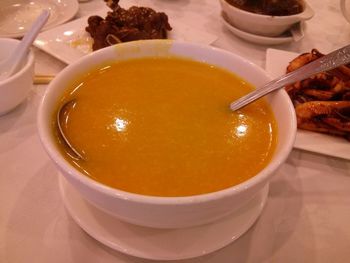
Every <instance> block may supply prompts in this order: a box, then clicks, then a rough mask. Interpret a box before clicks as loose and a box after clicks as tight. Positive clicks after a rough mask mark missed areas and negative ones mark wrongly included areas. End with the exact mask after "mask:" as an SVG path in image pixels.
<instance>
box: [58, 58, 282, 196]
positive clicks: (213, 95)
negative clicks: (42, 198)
mask: <svg viewBox="0 0 350 263" xmlns="http://www.w3.org/2000/svg"><path fill="white" fill-rule="evenodd" d="M251 90H252V86H251V85H250V84H249V83H247V82H245V81H244V80H242V79H241V78H239V77H237V76H236V75H234V74H232V73H230V72H228V71H226V70H224V69H221V68H218V67H216V66H212V65H209V64H205V63H200V62H195V61H191V60H187V59H182V58H177V57H169V58H156V57H150V58H142V59H133V60H127V61H121V62H112V63H110V64H108V65H103V66H101V67H100V68H97V69H94V70H92V71H90V73H89V74H86V75H85V76H83V77H80V78H79V79H77V80H74V84H72V85H71V86H69V87H67V92H66V93H65V95H64V96H63V98H62V100H61V101H60V105H62V104H63V103H65V102H67V101H69V100H72V99H75V100H76V104H75V107H74V108H71V109H70V110H69V114H68V118H67V119H66V128H65V131H64V132H65V134H66V137H68V140H69V141H70V143H71V144H72V145H74V147H75V148H76V149H77V150H78V151H79V152H80V153H82V154H83V156H84V160H75V159H74V158H71V157H70V156H69V155H68V154H67V149H66V146H65V145H64V143H62V142H61V143H58V145H60V146H59V147H60V149H61V151H62V153H63V154H64V156H65V158H66V159H67V160H68V161H69V162H71V163H72V164H73V165H74V166H75V167H76V168H77V169H78V170H79V171H81V172H82V173H84V174H86V175H87V176H89V177H90V178H93V179H94V180H96V181H98V182H100V183H103V184H105V185H108V186H111V187H114V188H117V189H120V190H124V191H127V192H132V193H138V194H145V195H153V196H189V195H196V194H203V193H208V192H214V191H217V190H221V189H225V188H228V187H230V186H233V185H236V184H239V183H241V182H243V181H245V180H247V179H249V178H251V177H252V176H254V175H255V174H257V173H258V172H259V171H261V170H262V169H263V168H264V167H265V166H266V165H267V164H268V162H269V161H270V159H271V158H272V155H273V153H274V149H275V146H276V140H277V125H276V122H275V119H274V116H273V113H272V111H271V109H270V107H269V106H268V105H267V103H266V102H265V101H264V100H260V101H258V102H255V103H254V104H252V105H249V106H248V107H246V108H244V109H242V110H240V111H237V112H231V111H230V110H229V104H230V102H232V101H233V100H235V99H237V98H239V97H241V96H242V95H243V94H246V93H248V92H249V91H251ZM58 108H59V106H58ZM54 123H55V121H54ZM54 129H55V130H56V132H55V134H56V135H57V134H58V133H57V127H56V125H54ZM57 137H59V136H57ZM57 141H58V142H60V140H59V139H57Z"/></svg>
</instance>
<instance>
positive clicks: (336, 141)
mask: <svg viewBox="0 0 350 263" xmlns="http://www.w3.org/2000/svg"><path fill="white" fill-rule="evenodd" d="M298 55H299V54H297V53H294V52H287V51H282V50H277V49H267V51H266V66H265V69H266V71H267V72H268V73H269V75H270V76H271V77H272V78H275V77H278V76H281V75H282V74H284V73H285V71H286V68H287V66H288V63H289V62H290V61H291V60H293V59H294V58H295V57H297V56H298ZM294 147H295V148H298V149H302V150H307V151H310V152H316V153H321V154H325V155H330V156H334V157H340V158H344V159H348V160H350V142H349V141H347V140H346V139H344V138H342V137H336V136H330V135H326V134H321V133H317V132H310V131H304V130H298V132H297V136H296V141H295V144H294Z"/></svg>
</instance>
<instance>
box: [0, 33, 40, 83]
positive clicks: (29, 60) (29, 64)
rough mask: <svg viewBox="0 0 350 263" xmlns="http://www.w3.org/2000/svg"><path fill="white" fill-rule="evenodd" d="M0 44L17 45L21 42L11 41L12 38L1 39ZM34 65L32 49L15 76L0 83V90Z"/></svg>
mask: <svg viewBox="0 0 350 263" xmlns="http://www.w3.org/2000/svg"><path fill="white" fill-rule="evenodd" d="M1 42H13V43H17V44H19V43H20V42H21V41H20V40H18V39H12V38H2V39H0V43H1ZM33 64H34V52H33V50H32V49H30V50H29V52H28V55H27V61H26V63H25V64H24V65H23V66H22V68H21V69H20V70H19V71H17V72H16V73H15V74H13V75H12V76H10V77H9V78H6V79H4V80H3V81H0V88H1V87H2V86H4V85H6V84H8V83H9V82H12V81H14V80H15V79H16V78H19V77H20V76H22V75H23V74H24V73H26V72H27V71H28V70H29V69H30V68H31V67H32V65H33Z"/></svg>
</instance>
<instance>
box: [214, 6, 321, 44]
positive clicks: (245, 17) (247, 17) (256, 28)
mask: <svg viewBox="0 0 350 263" xmlns="http://www.w3.org/2000/svg"><path fill="white" fill-rule="evenodd" d="M220 4H221V8H222V11H223V12H224V13H225V16H226V17H227V19H228V22H229V23H230V24H232V25H233V26H234V27H236V28H239V29H241V30H243V31H245V32H249V33H252V34H255V35H261V36H268V37H275V36H279V35H281V34H282V33H284V32H285V31H287V30H288V29H289V28H290V27H291V26H292V25H293V24H295V23H299V22H302V21H305V20H308V19H311V18H312V17H313V16H314V11H313V10H312V9H311V7H310V6H309V5H308V4H307V2H305V1H303V5H304V8H303V12H301V13H299V14H295V15H289V16H270V15H262V14H256V13H253V12H248V11H245V10H242V9H240V8H238V7H235V6H233V5H230V4H229V3H228V2H227V1H226V0H220Z"/></svg>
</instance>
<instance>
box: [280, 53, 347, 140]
mask: <svg viewBox="0 0 350 263" xmlns="http://www.w3.org/2000/svg"><path fill="white" fill-rule="evenodd" d="M322 56H324V55H323V54H322V53H320V52H319V51H318V50H316V49H313V50H312V51H311V52H310V53H304V54H301V55H300V56H298V57H296V58H295V59H294V60H292V61H291V62H290V63H289V65H288V67H287V73H288V72H291V71H293V70H296V69H298V68H300V67H301V66H303V65H305V64H307V63H309V62H311V61H313V60H315V59H317V58H320V57H322ZM285 89H286V91H287V93H288V95H289V96H290V98H291V100H292V101H293V104H294V107H295V112H296V115H297V120H298V128H300V129H305V130H311V131H316V132H322V133H328V134H332V135H338V136H344V137H345V138H347V139H348V140H350V67H349V66H348V65H344V66H340V67H338V68H336V69H333V70H330V71H327V72H321V73H319V74H316V75H314V76H312V77H310V78H308V79H305V80H303V81H298V82H296V83H294V84H292V85H288V86H286V88H285Z"/></svg>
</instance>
